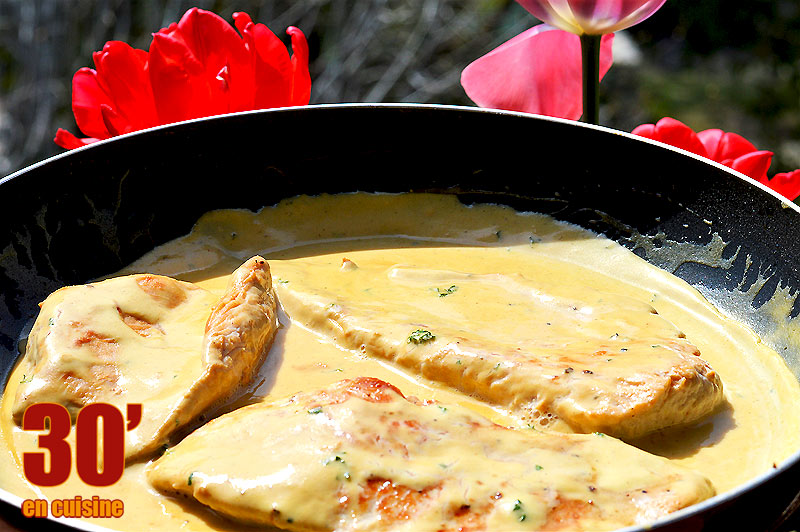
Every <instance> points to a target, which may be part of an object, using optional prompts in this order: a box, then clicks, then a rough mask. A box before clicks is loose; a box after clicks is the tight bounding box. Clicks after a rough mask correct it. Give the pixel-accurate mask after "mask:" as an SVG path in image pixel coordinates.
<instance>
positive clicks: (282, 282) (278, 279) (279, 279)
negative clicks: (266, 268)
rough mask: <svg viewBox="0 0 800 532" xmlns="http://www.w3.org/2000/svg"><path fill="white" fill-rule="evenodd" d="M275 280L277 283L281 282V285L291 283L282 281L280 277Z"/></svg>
mask: <svg viewBox="0 0 800 532" xmlns="http://www.w3.org/2000/svg"><path fill="white" fill-rule="evenodd" d="M275 280H276V281H277V282H279V283H280V284H286V283H288V282H289V281H287V280H286V279H281V278H280V277H276V278H275Z"/></svg>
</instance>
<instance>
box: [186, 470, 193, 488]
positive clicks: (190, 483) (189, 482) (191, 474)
mask: <svg viewBox="0 0 800 532" xmlns="http://www.w3.org/2000/svg"><path fill="white" fill-rule="evenodd" d="M193 476H194V473H190V474H189V480H188V481H187V482H186V483H187V484H188V485H189V486H191V485H192V477H193Z"/></svg>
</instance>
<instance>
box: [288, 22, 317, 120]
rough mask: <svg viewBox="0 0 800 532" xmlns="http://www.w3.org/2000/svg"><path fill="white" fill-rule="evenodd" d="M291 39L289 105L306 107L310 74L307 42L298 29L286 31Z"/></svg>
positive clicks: (309, 93)
mask: <svg viewBox="0 0 800 532" xmlns="http://www.w3.org/2000/svg"><path fill="white" fill-rule="evenodd" d="M286 33H288V34H289V35H290V36H291V37H292V95H291V98H290V101H291V103H290V105H307V104H308V102H309V100H310V99H311V74H309V72H308V41H306V36H305V35H304V34H303V32H302V31H300V28H295V27H294V26H289V27H288V28H287V29H286Z"/></svg>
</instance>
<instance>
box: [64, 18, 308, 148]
mask: <svg viewBox="0 0 800 532" xmlns="http://www.w3.org/2000/svg"><path fill="white" fill-rule="evenodd" d="M234 20H235V22H236V28H237V29H238V30H239V32H240V33H241V36H240V35H239V33H237V32H236V29H234V28H233V26H231V25H230V24H228V23H227V22H225V20H223V19H222V18H220V17H219V16H217V15H216V14H214V13H211V12H209V11H203V10H202V9H197V8H192V9H190V10H189V11H187V12H186V13H185V14H184V15H183V18H181V20H180V22H178V23H176V24H171V25H170V26H169V27H167V28H164V29H162V30H160V31H159V32H157V33H155V34H153V41H152V43H151V45H150V51H149V52H146V51H144V50H135V49H133V48H131V47H130V46H128V45H127V44H125V43H123V42H118V41H112V42H108V43H106V45H105V46H104V47H103V51H102V52H96V53H95V54H94V63H95V67H96V70H94V69H91V68H86V67H84V68H81V69H80V70H78V72H76V73H75V76H74V77H73V78H72V110H73V113H74V114H75V121H76V122H77V124H78V128H79V129H80V130H81V131H82V132H83V133H84V134H86V135H88V138H78V137H76V136H74V135H73V134H71V133H69V132H68V131H65V130H63V129H59V130H58V132H57V133H56V138H55V142H56V144H58V145H59V146H61V147H63V148H67V149H73V148H77V147H79V146H83V145H85V144H89V143H91V142H96V141H97V140H100V139H106V138H109V137H113V136H115V135H121V134H123V133H129V132H131V131H137V130H140V129H144V128H148V127H152V126H156V125H159V124H169V123H172V122H178V121H181V120H188V119H191V118H198V117H202V116H212V115H218V114H223V113H229V112H236V111H245V110H250V109H264V108H269V107H285V106H293V105H305V104H307V103H308V101H309V98H310V95H311V78H310V76H309V73H308V44H307V43H306V39H305V36H304V35H303V32H301V31H300V30H299V29H297V28H294V27H290V28H289V29H287V30H286V32H287V33H288V34H289V35H290V36H291V38H292V51H293V55H292V56H291V57H290V56H289V52H288V51H287V50H286V47H285V46H284V45H283V43H282V42H281V40H280V39H278V37H276V36H275V34H273V33H272V32H271V31H270V30H269V28H267V27H266V26H264V25H263V24H254V23H253V22H252V20H251V19H250V17H249V16H248V15H247V14H246V13H236V14H234Z"/></svg>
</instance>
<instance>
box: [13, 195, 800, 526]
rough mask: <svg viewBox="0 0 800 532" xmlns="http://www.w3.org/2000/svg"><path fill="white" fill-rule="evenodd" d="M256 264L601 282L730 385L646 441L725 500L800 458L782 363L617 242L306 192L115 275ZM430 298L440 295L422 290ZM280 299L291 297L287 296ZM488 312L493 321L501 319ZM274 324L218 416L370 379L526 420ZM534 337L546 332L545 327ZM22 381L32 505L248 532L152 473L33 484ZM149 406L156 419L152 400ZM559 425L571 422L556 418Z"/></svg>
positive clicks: (21, 445)
mask: <svg viewBox="0 0 800 532" xmlns="http://www.w3.org/2000/svg"><path fill="white" fill-rule="evenodd" d="M255 254H260V255H262V256H264V257H265V258H266V259H267V260H268V261H269V263H270V266H271V268H272V274H273V279H274V280H275V281H276V282H277V283H278V285H280V284H281V281H285V280H289V281H290V282H291V276H292V275H293V274H295V273H296V272H297V271H298V270H299V269H300V270H301V269H302V268H303V264H304V262H305V261H307V260H310V261H313V262H316V263H324V262H329V263H330V264H331V265H336V267H335V268H331V276H332V280H333V279H335V278H336V277H334V276H335V275H336V274H339V273H340V271H339V270H340V268H339V266H340V265H341V264H342V259H343V258H347V259H349V261H352V262H353V263H355V264H356V265H360V264H363V265H369V264H378V263H379V264H381V265H386V266H388V267H392V266H397V267H402V268H411V269H414V268H420V269H429V270H449V271H454V272H468V273H471V274H479V275H493V274H503V275H508V276H513V275H517V274H523V275H524V276H526V277H528V278H530V279H536V280H537V283H539V284H540V285H542V288H541V289H542V290H543V291H545V292H546V291H548V290H550V291H553V292H556V293H559V292H561V293H563V292H576V291H580V286H590V287H592V290H596V291H600V292H607V293H610V294H616V295H618V296H624V297H628V298H634V299H637V300H639V301H641V302H644V303H647V304H650V305H652V306H653V307H654V308H655V309H656V310H657V311H658V313H659V314H660V315H661V316H662V317H664V318H666V319H667V320H669V321H671V322H672V323H673V324H674V325H675V326H676V327H677V328H678V329H680V330H681V331H682V332H683V333H685V335H686V337H687V339H688V340H689V341H690V342H692V343H693V344H694V345H696V346H697V347H698V348H699V350H700V352H701V354H702V358H703V359H704V360H706V361H707V362H709V363H710V364H711V366H712V367H713V368H714V370H715V371H716V372H717V373H718V374H719V375H720V377H721V379H722V382H723V384H724V394H725V400H726V401H725V406H724V407H723V408H722V409H721V410H719V411H718V412H716V413H715V414H713V415H711V416H710V417H708V418H705V419H703V420H701V421H700V422H697V423H695V424H693V425H691V426H687V427H681V428H674V429H668V430H664V431H659V432H656V433H653V434H650V435H648V436H646V437H644V438H641V439H640V440H638V441H635V442H633V443H634V444H635V445H637V446H639V447H640V448H642V449H645V450H648V451H650V452H653V453H656V454H659V455H662V456H665V457H667V458H669V459H670V460H672V461H673V462H675V463H677V464H680V465H683V466H686V467H689V468H691V469H693V470H695V471H698V472H699V473H701V474H703V475H705V476H706V477H708V478H709V479H710V480H711V481H712V483H713V484H714V486H715V488H716V490H717V492H718V493H722V492H725V491H728V490H731V489H733V488H735V487H736V486H739V485H741V484H742V483H744V482H746V481H747V480H749V479H752V478H754V477H756V476H758V475H760V474H762V473H765V472H767V471H768V470H769V469H771V468H772V467H774V465H776V464H780V463H781V462H782V461H783V460H785V459H786V458H787V457H789V456H790V455H791V454H792V453H794V452H795V451H797V450H798V449H799V448H800V416H798V415H797V414H796V412H795V411H794V409H793V405H796V404H800V385H798V382H797V380H796V379H795V378H794V376H793V375H792V374H791V372H790V371H789V370H788V369H787V367H786V365H785V363H784V362H783V360H782V359H781V358H780V357H779V356H778V355H777V354H776V353H775V352H774V351H772V350H771V349H770V348H768V347H767V346H766V345H764V344H763V343H762V342H761V341H760V339H759V338H758V337H757V336H756V335H755V334H754V333H753V332H752V331H751V330H750V329H748V328H747V327H745V326H743V325H742V324H740V323H738V322H735V321H733V320H731V319H729V318H727V317H725V316H724V315H722V314H721V313H720V312H719V311H717V310H716V309H715V308H714V307H713V306H712V305H710V304H709V303H708V302H707V301H706V300H705V299H704V298H703V297H702V296H701V295H700V294H699V293H698V292H697V291H696V290H695V289H693V288H692V287H690V286H688V285H687V284H686V283H685V282H683V281H681V280H680V279H678V278H676V277H674V276H672V275H670V274H668V273H667V272H664V271H662V270H660V269H658V268H656V267H654V266H652V265H650V264H648V263H647V262H645V261H643V260H642V259H640V258H638V257H636V256H635V255H634V254H633V253H631V252H630V251H628V250H626V249H625V248H623V247H621V246H619V245H618V244H616V243H614V242H612V241H609V240H607V239H605V238H602V237H598V236H596V235H594V234H592V233H589V232H587V231H585V230H583V229H580V228H577V227H574V226H569V225H566V224H562V223H559V222H556V221H554V220H553V219H551V218H549V217H546V216H541V215H535V214H525V213H517V212H515V211H513V210H511V209H509V208H504V207H498V206H488V205H478V206H472V207H466V206H463V205H461V204H460V203H459V202H458V201H457V200H456V198H454V197H450V196H434V195H401V196H391V195H366V194H354V195H340V196H323V197H318V198H305V197H303V198H296V199H293V200H288V201H285V202H282V203H281V204H279V205H278V206H277V207H274V208H266V209H263V210H262V211H261V212H259V213H257V214H254V213H251V212H249V211H216V212H212V213H208V214H207V215H206V216H204V217H203V218H202V219H201V220H200V221H199V222H198V224H197V226H196V227H195V229H194V231H193V232H192V233H191V234H190V235H188V236H187V237H184V238H181V239H178V240H176V241H173V242H171V243H168V244H166V245H164V246H161V247H159V248H157V249H156V250H154V251H153V252H151V253H149V254H148V255H146V256H145V257H143V258H142V259H140V260H139V261H137V262H136V263H134V264H133V265H131V266H130V267H129V268H126V270H124V271H123V272H120V273H134V272H148V273H157V274H162V275H169V276H173V277H176V278H178V279H181V280H185V281H190V282H194V283H197V284H199V285H200V286H201V287H203V288H205V289H207V290H210V291H211V292H213V293H215V294H222V292H223V290H224V289H225V286H226V284H227V279H228V276H229V275H230V273H231V272H232V271H233V270H234V269H235V268H236V267H238V266H239V265H240V264H241V263H242V262H243V261H244V260H246V259H247V258H249V257H250V256H252V255H255ZM306 257H308V259H306ZM367 288H368V287H367ZM429 288H436V287H433V286H432V287H425V290H428V289H429ZM438 288H440V289H446V288H448V287H445V286H443V285H442V286H438ZM353 289H354V290H356V289H358V287H357V286H355V287H353ZM278 290H279V294H280V286H279V288H278ZM412 292H413V291H412ZM426 295H430V296H431V298H433V302H432V303H435V302H436V301H435V298H436V297H437V296H438V295H437V294H435V293H431V294H426V293H424V291H420V293H416V292H415V293H413V294H412V293H409V294H407V297H406V298H405V299H404V300H403V304H404V305H406V306H408V305H412V306H413V305H414V304H419V305H426V303H424V302H420V299H419V298H422V297H424V296H426ZM360 296H361V295H359V297H360ZM448 297H449V296H448ZM464 299H465V300H466V298H464ZM415 301H416V303H415ZM453 301H456V298H453ZM383 303H385V304H386V305H387V306H389V305H391V301H385V302H383ZM448 303H451V302H448ZM452 304H455V303H452ZM490 307H491V306H490ZM505 310H506V311H507V309H505ZM486 312H487V313H489V312H491V313H495V316H496V314H497V312H500V309H499V308H487V309H486ZM510 316H511V317H512V318H513V314H512V315H510ZM492 320H494V321H497V320H498V318H496V317H493V318H492ZM279 321H280V322H281V324H282V326H281V328H280V329H279V331H278V333H277V336H276V338H275V341H274V344H273V347H272V349H271V351H270V353H269V355H268V357H267V360H266V362H265V363H264V365H263V366H262V368H261V370H260V372H259V373H258V376H257V378H256V381H255V382H254V383H253V385H252V386H250V387H249V388H248V389H247V390H246V391H245V392H244V393H243V394H241V396H240V397H239V398H238V399H237V400H235V401H234V402H232V403H231V404H228V405H226V406H225V407H224V408H223V409H221V410H220V411H219V412H218V413H220V412H223V411H229V410H232V409H235V408H237V407H239V406H242V405H245V404H249V403H253V402H259V401H273V400H277V399H283V398H285V397H287V396H289V395H292V394H294V393H297V392H299V391H313V390H315V389H318V388H321V387H324V386H327V385H330V384H332V383H334V382H337V381H339V380H341V379H343V378H353V377H357V376H371V377H377V378H380V379H383V380H385V381H387V382H390V383H392V384H394V385H396V386H397V387H398V388H400V389H401V390H402V391H403V393H404V394H405V395H407V396H409V395H411V396H416V397H419V398H420V399H434V400H437V401H440V402H441V403H443V404H460V405H462V406H464V407H466V408H469V409H472V410H474V411H476V412H478V413H480V414H482V415H485V416H487V417H489V418H490V419H492V420H493V421H495V422H497V423H500V424H503V425H506V426H514V427H525V426H527V424H529V423H530V420H529V419H524V418H523V417H521V416H518V415H515V414H514V413H512V412H508V411H505V410H503V409H502V408H500V407H497V406H492V405H489V404H486V403H483V402H480V401H478V400H477V399H475V398H473V397H469V396H467V395H464V394H460V393H458V392H455V391H451V390H448V389H446V388H445V387H444V386H442V385H438V384H436V383H434V382H432V381H429V380H427V379H424V378H422V377H415V376H413V375H410V374H409V373H408V372H406V371H404V370H402V369H401V368H399V367H397V366H394V365H392V364H391V363H389V362H386V361H382V360H380V359H375V358H370V357H368V356H366V355H365V354H363V353H361V352H360V351H359V350H353V351H350V350H346V349H344V348H342V347H339V346H337V345H336V343H334V342H333V341H332V340H330V339H328V338H326V337H324V336H321V335H319V334H317V333H315V332H314V331H312V330H309V329H307V328H305V327H303V326H302V324H300V323H298V322H296V321H295V322H293V321H292V320H290V319H289V317H288V316H287V315H286V314H285V313H282V314H281V315H279ZM531 334H532V335H533V334H536V329H535V328H533V329H532V330H531ZM21 380H23V375H22V374H21V371H20V368H17V369H16V370H15V371H14V372H13V373H12V375H11V377H10V379H9V383H8V386H7V388H6V390H5V394H4V396H3V399H2V403H0V488H2V489H4V490H7V491H9V492H11V493H14V494H16V495H18V496H20V497H22V498H48V499H55V498H72V497H75V496H76V495H81V496H83V497H91V496H92V495H98V496H100V497H102V498H110V499H122V500H123V501H124V503H125V514H124V516H123V517H121V518H119V519H111V520H108V519H94V520H91V521H94V522H95V523H97V524H99V525H101V526H108V527H111V528H118V529H121V530H142V529H153V530H159V529H160V530H177V529H184V530H206V529H208V528H211V529H235V528H240V527H239V525H235V524H233V523H231V522H229V521H227V520H225V519H223V518H221V517H219V516H217V515H215V514H213V513H212V512H210V511H207V510H205V509H204V508H203V507H202V506H201V505H199V504H196V503H190V502H186V501H185V500H178V499H175V498H170V497H165V496H163V495H161V494H159V493H158V492H157V491H156V490H154V489H153V488H152V487H150V486H149V485H148V484H147V482H146V480H145V477H144V468H145V467H146V463H136V464H132V465H130V466H128V467H127V468H126V472H125V474H124V476H123V478H122V480H121V481H120V482H118V483H117V484H116V485H114V486H111V487H108V488H92V487H89V486H86V485H84V484H83V483H81V482H80V480H79V479H78V478H77V476H76V475H75V473H74V472H73V475H72V477H71V478H70V480H69V481H67V482H66V483H65V484H63V485H61V486H58V487H55V488H40V487H37V486H33V485H31V484H30V483H28V482H27V481H26V480H25V478H24V475H23V473H22V453H23V452H26V451H33V450H37V449H36V435H35V434H32V433H26V432H24V431H22V430H20V429H19V428H18V427H17V426H16V425H15V424H14V423H13V421H12V419H11V418H12V416H11V407H12V402H13V398H14V396H15V394H16V388H17V385H18V384H19V382H20V381H21ZM144 408H145V412H146V409H147V405H144ZM145 415H146V413H145ZM548 430H566V427H564V426H563V425H561V424H559V423H555V424H551V425H550V427H549V428H548ZM220 452H235V451H232V450H230V449H227V450H221V451H220Z"/></svg>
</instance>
